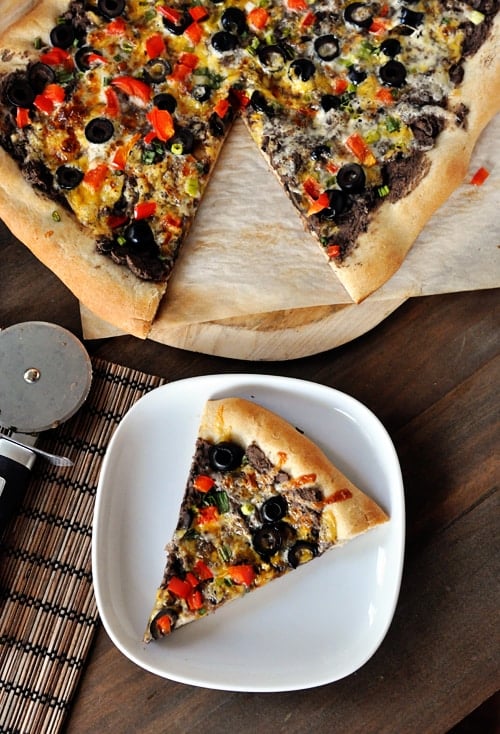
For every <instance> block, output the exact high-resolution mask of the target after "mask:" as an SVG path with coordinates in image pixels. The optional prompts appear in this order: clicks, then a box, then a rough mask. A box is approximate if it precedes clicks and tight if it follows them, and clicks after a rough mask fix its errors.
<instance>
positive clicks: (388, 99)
mask: <svg viewBox="0 0 500 734" xmlns="http://www.w3.org/2000/svg"><path fill="white" fill-rule="evenodd" d="M375 97H376V98H377V99H378V101H379V102H382V104H385V105H391V104H394V97H393V96H392V92H391V90H390V89H387V87H380V89H379V90H378V91H377V92H376V93H375Z"/></svg>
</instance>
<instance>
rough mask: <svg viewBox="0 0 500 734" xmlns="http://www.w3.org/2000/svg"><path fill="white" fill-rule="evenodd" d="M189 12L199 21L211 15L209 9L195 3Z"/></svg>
mask: <svg viewBox="0 0 500 734" xmlns="http://www.w3.org/2000/svg"><path fill="white" fill-rule="evenodd" d="M188 13H189V15H190V16H191V18H192V19H193V20H196V21H197V22H199V21H200V20H206V19H207V18H208V15H209V13H208V10H207V9H206V8H205V7H204V6H203V5H194V6H193V7H192V8H189V10H188Z"/></svg>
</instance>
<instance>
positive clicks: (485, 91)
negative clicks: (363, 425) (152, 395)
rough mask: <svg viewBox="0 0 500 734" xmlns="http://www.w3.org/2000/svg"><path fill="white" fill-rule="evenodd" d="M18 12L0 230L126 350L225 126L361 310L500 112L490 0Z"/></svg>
mask: <svg viewBox="0 0 500 734" xmlns="http://www.w3.org/2000/svg"><path fill="white" fill-rule="evenodd" d="M25 4H26V3H25ZM6 6H7V7H6V9H5V12H6V16H7V17H8V18H9V19H10V18H13V17H15V16H17V15H19V14H20V10H19V6H18V5H17V3H14V2H13V0H9V1H8V2H7V4H6ZM29 8H30V9H29V11H28V12H26V13H24V14H22V16H21V17H20V18H18V19H17V20H15V22H13V23H12V25H10V27H9V28H8V30H7V31H6V32H5V33H4V34H3V36H2V37H1V38H0V164H1V167H2V180H1V181H0V217H1V218H2V219H3V220H4V221H5V223H6V224H7V225H8V226H9V228H10V229H11V230H12V231H13V233H14V234H15V235H16V236H17V237H18V238H19V239H20V240H21V241H22V242H24V243H25V244H26V245H27V246H28V247H29V248H30V249H31V251H32V252H33V253H34V254H35V255H36V256H37V257H38V258H39V259H40V260H41V261H42V262H43V263H45V264H46V265H47V266H48V267H49V268H50V269H51V270H52V271H53V272H54V273H55V274H56V275H58V276H59V277H60V278H61V280H62V281H63V282H64V283H65V284H66V285H67V286H68V287H69V288H70V289H71V290H72V292H73V293H74V294H75V295H76V296H77V297H78V298H79V299H80V300H81V301H82V302H83V303H84V304H85V305H86V306H87V307H88V308H89V309H90V310H91V311H93V312H94V313H95V314H97V315H98V316H100V317H101V318H103V319H104V320H105V321H108V322H110V323H112V324H114V325H115V326H119V327H120V328H122V329H124V330H125V331H127V332H129V333H132V334H136V335H137V336H147V334H148V332H149V329H150V327H151V324H152V322H153V320H154V319H155V316H156V314H157V313H158V309H159V305H160V303H161V301H162V299H163V297H164V295H165V292H166V288H167V285H168V281H169V279H170V277H171V275H172V273H173V272H174V269H175V263H176V261H177V259H178V255H179V251H180V248H181V246H182V244H183V242H184V241H185V239H186V237H187V234H188V232H189V230H190V227H191V225H192V223H193V221H194V218H195V217H196V215H197V212H198V209H199V205H200V202H201V200H202V197H203V193H204V191H205V190H206V187H207V185H208V184H209V181H210V177H211V175H212V173H213V171H214V168H215V166H216V165H217V159H218V156H219V153H220V151H221V148H222V146H223V145H224V141H225V138H226V136H227V135H228V133H229V132H230V129H231V125H232V123H233V121H234V120H235V118H236V117H238V116H240V117H241V119H242V120H243V121H244V123H245V125H246V127H247V129H248V131H249V133H250V135H251V136H252V138H253V140H254V141H255V146H256V155H259V152H258V150H257V149H259V150H260V153H261V154H262V155H263V156H264V157H265V159H266V160H267V162H268V164H269V166H270V168H271V170H272V171H273V172H274V173H275V174H276V176H277V178H278V180H279V181H280V183H281V185H282V187H283V191H284V195H285V194H286V195H287V196H288V197H289V198H290V200H291V201H292V203H293V204H294V206H295V207H296V210H297V213H298V216H299V217H300V218H301V219H302V221H303V223H304V227H305V229H306V230H307V232H309V233H310V235H311V236H312V238H314V239H315V240H316V241H317V243H318V246H319V248H320V249H321V251H322V252H323V253H324V257H325V260H326V262H327V263H328V264H329V266H331V269H332V277H336V278H338V279H339V280H340V282H341V283H342V284H343V285H344V286H345V288H346V289H347V291H348V293H349V294H350V296H351V298H352V299H353V301H355V302H359V301H361V300H362V299H364V298H366V297H367V296H368V295H369V294H370V293H372V292H373V291H374V290H376V289H377V288H378V287H379V286H380V285H382V284H383V283H384V282H385V281H387V280H388V279H389V278H390V277H391V275H392V274H393V273H394V272H395V271H396V270H397V269H398V268H399V266H400V265H401V263H402V262H403V260H404V258H405V256H406V254H407V252H408V250H409V248H410V247H411V245H412V244H413V242H414V241H415V239H416V237H417V236H418V234H419V232H420V231H421V230H422V228H423V227H424V226H425V224H426V222H427V221H428V220H429V218H430V217H431V215H432V214H433V212H434V211H435V210H436V209H437V208H438V207H439V206H440V204H441V203H443V202H444V201H445V200H446V199H447V198H448V197H449V195H450V194H451V193H452V191H453V190H454V189H455V188H456V187H457V186H458V185H459V184H460V182H461V181H462V180H463V177H464V175H465V172H466V170H467V166H468V162H469V160H470V156H471V153H472V149H473V147H474V144H475V142H476V140H477V138H478V136H479V134H480V133H481V131H482V130H483V128H484V127H485V125H486V124H487V122H488V121H489V120H490V119H491V118H492V117H493V115H494V114H495V113H496V112H497V111H498V110H499V109H500V102H499V95H498V88H499V85H500V48H499V31H500V20H499V12H498V11H499V3H498V0H472V2H462V1H461V0H429V2H423V1H420V0H417V2H415V1H414V0H412V1H411V2H410V0H408V1H407V2H403V1H402V0H388V1H387V2H384V1H376V2H365V3H359V2H352V1H350V2H337V1H336V0H316V1H314V0H263V2H255V1H254V0H245V1H243V0H225V1H223V2H208V1H205V0H172V1H170V0H40V1H39V2H36V0H30V2H29ZM305 236H306V237H307V235H305ZM247 246H248V247H249V248H251V247H252V243H251V242H249V243H247ZM284 258H285V259H286V253H284ZM241 259H242V262H244V261H245V252H242V253H241ZM202 278H203V265H202V264H200V280H202ZM202 293H203V290H202V284H201V286H200V299H202Z"/></svg>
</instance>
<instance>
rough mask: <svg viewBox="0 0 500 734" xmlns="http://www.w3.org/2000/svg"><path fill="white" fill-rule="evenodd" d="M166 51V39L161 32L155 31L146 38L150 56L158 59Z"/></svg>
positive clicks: (147, 50) (147, 51)
mask: <svg viewBox="0 0 500 734" xmlns="http://www.w3.org/2000/svg"><path fill="white" fill-rule="evenodd" d="M164 51H165V41H164V40H163V36H162V35H161V34H160V33H154V34H153V35H152V36H150V37H149V38H147V39H146V53H147V55H148V58H150V59H156V58H158V56H161V55H162V53H163V52H164Z"/></svg>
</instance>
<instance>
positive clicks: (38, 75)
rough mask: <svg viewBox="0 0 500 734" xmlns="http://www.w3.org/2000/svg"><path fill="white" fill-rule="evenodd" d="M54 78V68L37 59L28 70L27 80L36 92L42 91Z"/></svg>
mask: <svg viewBox="0 0 500 734" xmlns="http://www.w3.org/2000/svg"><path fill="white" fill-rule="evenodd" d="M55 80H56V73H55V71H54V69H53V68H52V67H51V66H48V64H42V62H41V61H37V63H36V64H33V66H30V68H29V70H28V81H29V83H30V85H31V86H32V87H33V89H34V91H35V92H36V93H37V94H40V92H43V90H44V89H45V87H46V86H47V84H52V83H53V82H55Z"/></svg>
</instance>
